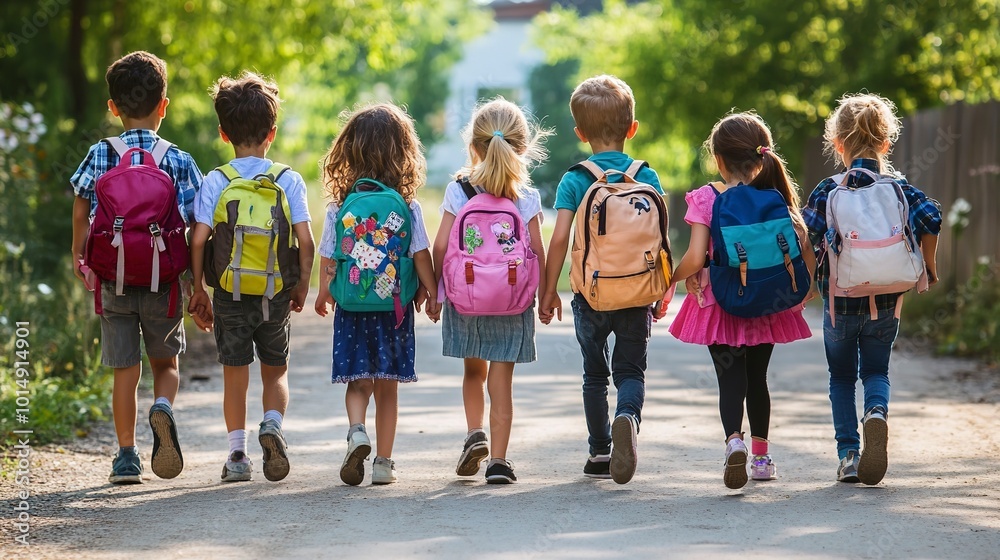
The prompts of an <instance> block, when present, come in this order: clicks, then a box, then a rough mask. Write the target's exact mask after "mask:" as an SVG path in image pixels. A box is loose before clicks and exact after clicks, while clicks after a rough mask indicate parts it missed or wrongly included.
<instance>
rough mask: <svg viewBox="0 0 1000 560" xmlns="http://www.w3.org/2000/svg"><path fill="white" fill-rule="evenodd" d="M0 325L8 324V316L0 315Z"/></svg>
mask: <svg viewBox="0 0 1000 560" xmlns="http://www.w3.org/2000/svg"><path fill="white" fill-rule="evenodd" d="M0 325H3V326H5V327H6V326H7V317H5V316H3V315H0Z"/></svg>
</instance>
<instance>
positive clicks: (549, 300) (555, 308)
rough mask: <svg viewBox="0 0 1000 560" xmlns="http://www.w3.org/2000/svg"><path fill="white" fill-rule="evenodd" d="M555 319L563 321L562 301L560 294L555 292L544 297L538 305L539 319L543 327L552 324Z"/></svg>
mask: <svg viewBox="0 0 1000 560" xmlns="http://www.w3.org/2000/svg"><path fill="white" fill-rule="evenodd" d="M553 317H558V318H559V320H560V321H562V299H560V297H559V294H558V292H554V291H553V292H548V293H546V294H545V295H543V296H542V300H541V302H539V305H538V318H539V319H541V321H542V324H543V325H548V324H549V323H551V322H552V318H553Z"/></svg>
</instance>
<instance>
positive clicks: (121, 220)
mask: <svg viewBox="0 0 1000 560" xmlns="http://www.w3.org/2000/svg"><path fill="white" fill-rule="evenodd" d="M112 229H113V230H114V231H115V232H121V231H122V230H123V229H125V216H115V223H114V226H113V227H112Z"/></svg>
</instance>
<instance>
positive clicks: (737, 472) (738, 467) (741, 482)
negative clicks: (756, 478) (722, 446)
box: [722, 451, 747, 490]
mask: <svg viewBox="0 0 1000 560" xmlns="http://www.w3.org/2000/svg"><path fill="white" fill-rule="evenodd" d="M722 480H723V481H724V482H725V483H726V488H731V489H733V490H736V489H738V488H743V487H744V486H746V484H747V454H746V452H745V451H734V452H733V453H732V454H731V455H729V457H727V458H726V470H725V472H724V473H723V475H722Z"/></svg>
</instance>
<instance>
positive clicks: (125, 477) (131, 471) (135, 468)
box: [108, 448, 142, 484]
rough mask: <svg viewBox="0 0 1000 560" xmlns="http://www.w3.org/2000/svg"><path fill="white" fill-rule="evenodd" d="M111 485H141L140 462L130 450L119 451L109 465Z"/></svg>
mask: <svg viewBox="0 0 1000 560" xmlns="http://www.w3.org/2000/svg"><path fill="white" fill-rule="evenodd" d="M108 482H110V483H111V484H142V461H141V460H140V459H139V456H138V455H137V454H136V453H135V451H132V448H124V449H119V450H118V454H117V455H115V459H114V461H113V462H112V463H111V475H110V476H108Z"/></svg>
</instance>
